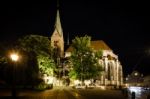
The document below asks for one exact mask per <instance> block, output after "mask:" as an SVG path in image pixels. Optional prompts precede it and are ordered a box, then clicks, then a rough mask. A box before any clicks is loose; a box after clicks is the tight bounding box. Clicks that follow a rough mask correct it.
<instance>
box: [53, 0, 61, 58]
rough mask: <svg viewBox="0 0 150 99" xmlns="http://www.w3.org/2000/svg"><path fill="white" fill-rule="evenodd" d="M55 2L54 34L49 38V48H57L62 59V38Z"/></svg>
mask: <svg viewBox="0 0 150 99" xmlns="http://www.w3.org/2000/svg"><path fill="white" fill-rule="evenodd" d="M58 3H59V2H58V0H57V14H56V19H55V26H54V32H53V34H52V36H51V46H52V47H53V48H56V47H57V48H59V51H60V52H59V53H60V57H63V54H64V38H63V29H62V27H61V22H60V14H59V9H58V8H59V4H58Z"/></svg>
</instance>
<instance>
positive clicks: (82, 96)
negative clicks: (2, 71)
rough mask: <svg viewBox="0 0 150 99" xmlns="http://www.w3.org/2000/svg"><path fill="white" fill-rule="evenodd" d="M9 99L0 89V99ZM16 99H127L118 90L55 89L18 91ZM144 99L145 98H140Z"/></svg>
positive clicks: (7, 93) (6, 93) (7, 94)
mask: <svg viewBox="0 0 150 99" xmlns="http://www.w3.org/2000/svg"><path fill="white" fill-rule="evenodd" d="M2 98H5V99H11V98H13V97H11V91H9V90H1V89H0V99H2ZM16 98H17V99H129V97H127V96H125V95H123V94H122V92H121V91H120V90H101V89H98V88H94V89H73V88H71V87H67V88H65V87H55V88H53V89H51V90H46V91H31V90H18V93H17V97H16ZM141 99H146V98H144V97H143V98H141Z"/></svg>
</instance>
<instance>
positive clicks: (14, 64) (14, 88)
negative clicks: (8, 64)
mask: <svg viewBox="0 0 150 99" xmlns="http://www.w3.org/2000/svg"><path fill="white" fill-rule="evenodd" d="M10 59H11V60H12V65H13V74H12V76H13V79H12V80H13V81H12V96H13V97H16V79H15V74H16V70H15V66H16V64H17V61H18V60H19V55H18V54H17V53H12V54H10Z"/></svg>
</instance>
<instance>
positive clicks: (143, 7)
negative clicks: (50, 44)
mask: <svg viewBox="0 0 150 99" xmlns="http://www.w3.org/2000/svg"><path fill="white" fill-rule="evenodd" d="M56 4H57V3H56V0H49V1H47V2H46V1H45V2H44V1H40V2H38V1H36V2H23V1H20V2H14V1H13V2H9V3H8V1H5V2H1V3H0V6H1V7H0V12H1V14H0V26H1V28H0V40H1V41H12V40H15V39H17V38H19V37H21V36H23V35H28V34H39V35H43V36H49V37H50V36H51V34H52V32H53V29H54V28H53V26H54V22H55V15H56V9H57V7H56ZM148 4H149V3H148V1H147V2H145V1H138V0H136V1H131V0H129V1H127V0H120V1H119V0H112V1H111V0H97V1H96V0H60V15H61V22H62V27H63V31H64V38H65V41H66V39H67V34H68V33H69V35H70V41H71V39H73V38H74V37H75V36H77V35H78V36H84V35H85V34H87V35H89V36H92V39H93V40H98V39H100V40H104V41H105V42H106V43H107V44H108V45H109V46H110V47H111V48H112V49H113V50H114V53H116V54H117V55H118V56H119V60H120V61H121V63H122V65H123V70H124V74H125V75H126V74H127V73H131V71H132V70H133V69H134V68H135V69H137V70H138V71H140V72H142V73H143V74H145V75H146V74H150V73H149V67H150V40H149V38H150V37H149V32H150V25H149V24H150V17H149V8H150V7H149V5H148Z"/></svg>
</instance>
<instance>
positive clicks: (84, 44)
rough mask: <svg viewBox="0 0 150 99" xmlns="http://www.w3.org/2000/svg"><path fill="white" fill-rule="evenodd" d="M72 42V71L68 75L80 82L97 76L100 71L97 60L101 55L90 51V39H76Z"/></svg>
mask: <svg viewBox="0 0 150 99" xmlns="http://www.w3.org/2000/svg"><path fill="white" fill-rule="evenodd" d="M72 42H73V44H72V47H73V52H72V54H71V61H72V64H73V70H72V71H71V72H70V74H69V75H70V76H71V77H72V78H77V79H81V80H82V81H84V80H85V79H91V78H94V77H96V76H98V75H99V73H100V71H101V66H100V64H99V63H98V59H99V57H101V55H102V54H101V53H100V52H94V51H93V50H92V48H91V46H90V44H91V37H89V36H84V37H76V38H75V39H74V40H73V41H72Z"/></svg>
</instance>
